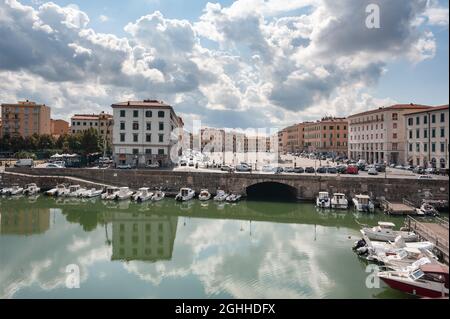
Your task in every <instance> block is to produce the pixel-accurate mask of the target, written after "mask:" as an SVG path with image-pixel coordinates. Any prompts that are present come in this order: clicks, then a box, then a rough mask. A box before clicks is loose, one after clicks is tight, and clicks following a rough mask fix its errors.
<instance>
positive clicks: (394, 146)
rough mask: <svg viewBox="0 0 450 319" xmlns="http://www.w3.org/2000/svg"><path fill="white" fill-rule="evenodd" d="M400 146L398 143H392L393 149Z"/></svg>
mask: <svg viewBox="0 0 450 319" xmlns="http://www.w3.org/2000/svg"><path fill="white" fill-rule="evenodd" d="M397 148H398V144H397V143H392V150H393V151H396V150H397Z"/></svg>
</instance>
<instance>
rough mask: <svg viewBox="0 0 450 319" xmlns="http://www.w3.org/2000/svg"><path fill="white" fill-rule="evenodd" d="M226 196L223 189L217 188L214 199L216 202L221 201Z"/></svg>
mask: <svg viewBox="0 0 450 319" xmlns="http://www.w3.org/2000/svg"><path fill="white" fill-rule="evenodd" d="M227 197H228V194H227V193H225V191H224V190H221V189H219V190H217V194H216V196H214V200H215V201H218V202H223V201H225V200H226V199H227Z"/></svg>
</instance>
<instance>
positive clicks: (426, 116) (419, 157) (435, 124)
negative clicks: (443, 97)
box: [405, 105, 449, 169]
mask: <svg viewBox="0 0 450 319" xmlns="http://www.w3.org/2000/svg"><path fill="white" fill-rule="evenodd" d="M405 125H406V128H407V133H406V134H407V147H406V151H405V157H406V159H407V163H409V164H410V165H413V166H422V167H424V168H427V167H434V168H438V169H448V168H449V154H448V153H449V149H448V146H449V141H448V135H449V132H448V131H449V113H448V105H443V106H439V107H433V108H431V109H427V110H423V111H417V112H412V113H408V114H405Z"/></svg>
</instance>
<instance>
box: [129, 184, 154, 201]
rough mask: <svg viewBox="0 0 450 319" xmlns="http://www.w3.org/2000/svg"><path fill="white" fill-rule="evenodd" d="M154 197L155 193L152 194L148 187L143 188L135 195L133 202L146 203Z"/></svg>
mask: <svg viewBox="0 0 450 319" xmlns="http://www.w3.org/2000/svg"><path fill="white" fill-rule="evenodd" d="M152 197H153V193H152V192H150V189H149V188H148V187H141V188H139V190H138V191H137V192H136V193H135V194H134V195H133V200H135V201H137V202H145V201H148V200H150V199H151V198H152Z"/></svg>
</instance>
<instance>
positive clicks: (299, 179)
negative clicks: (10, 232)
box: [0, 168, 449, 202]
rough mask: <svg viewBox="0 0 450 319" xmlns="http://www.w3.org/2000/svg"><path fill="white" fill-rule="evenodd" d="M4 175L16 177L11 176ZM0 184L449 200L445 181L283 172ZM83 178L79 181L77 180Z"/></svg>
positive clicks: (51, 172) (54, 176)
mask: <svg viewBox="0 0 450 319" xmlns="http://www.w3.org/2000/svg"><path fill="white" fill-rule="evenodd" d="M9 173H19V174H24V175H16V174H14V175H13V174H9ZM1 175H2V176H1V179H0V185H1V184H3V185H4V186H7V185H9V184H12V183H18V184H26V183H36V184H38V185H39V186H40V187H41V188H43V189H46V188H52V187H54V186H55V185H56V184H57V183H70V184H74V181H73V180H71V179H69V178H68V177H72V178H77V179H80V180H77V181H76V184H80V185H82V186H91V187H95V185H99V184H106V185H114V186H128V187H130V188H131V189H138V188H140V187H149V188H151V189H154V188H162V189H164V190H165V191H167V192H169V193H176V192H177V191H178V190H179V189H180V188H181V187H191V188H193V189H194V190H195V191H196V192H199V191H200V190H201V189H203V188H207V189H209V191H210V192H212V193H215V192H216V190H217V189H223V190H226V191H229V192H234V193H239V194H241V195H244V196H245V195H246V189H247V187H249V186H252V185H255V184H259V183H281V184H285V185H288V186H290V187H291V188H292V189H293V190H294V192H295V193H296V194H297V198H298V199H303V200H314V199H315V197H316V196H317V193H318V192H319V191H328V192H330V193H333V192H339V193H344V194H346V195H347V196H348V197H353V196H354V195H356V194H360V193H362V194H369V195H370V196H372V197H373V198H375V199H386V200H388V201H392V202H401V201H402V200H403V199H407V200H409V201H411V202H417V201H418V200H420V199H421V198H425V197H433V198H439V199H443V198H445V199H446V198H448V194H449V191H448V189H449V183H448V180H438V179H431V180H416V179H411V178H392V177H390V178H383V177H380V176H378V177H360V176H348V175H340V176H338V175H336V176H323V175H322V176H321V175H306V174H303V175H297V174H295V175H294V174H293V175H287V174H278V175H275V174H253V173H252V174H250V173H213V172H211V173H210V172H195V171H194V172H193V171H191V172H181V171H164V170H139V169H137V170H135V169H131V170H117V169H80V168H65V169H45V168H8V169H6V173H3V174H1ZM81 180H82V181H81Z"/></svg>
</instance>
